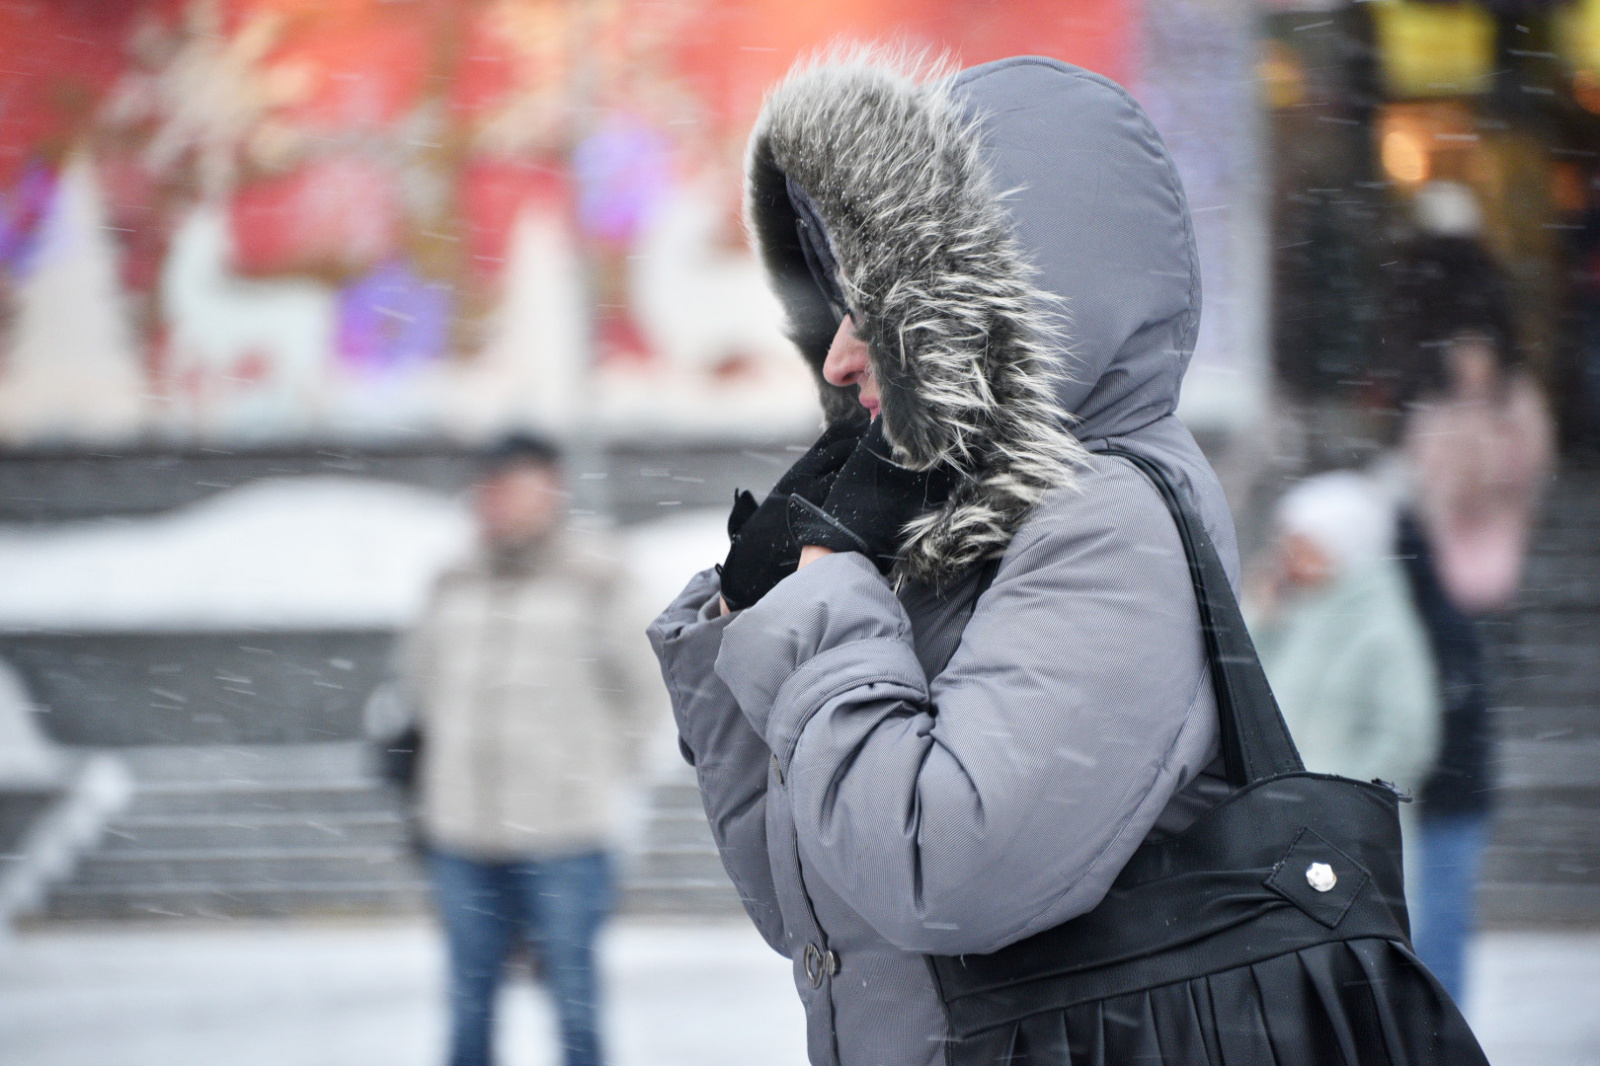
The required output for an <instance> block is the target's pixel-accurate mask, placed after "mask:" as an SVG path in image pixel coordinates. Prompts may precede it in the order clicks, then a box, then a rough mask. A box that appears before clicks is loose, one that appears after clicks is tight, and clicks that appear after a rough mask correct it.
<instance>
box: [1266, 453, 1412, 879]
mask: <svg viewBox="0 0 1600 1066" xmlns="http://www.w3.org/2000/svg"><path fill="white" fill-rule="evenodd" d="M1275 524H1276V542H1275V544H1274V548H1273V552H1272V556H1271V559H1270V561H1269V562H1268V564H1267V567H1266V568H1265V570H1264V571H1263V572H1262V573H1261V574H1259V575H1257V577H1256V579H1255V580H1254V581H1252V582H1251V583H1250V585H1249V586H1248V588H1247V591H1246V600H1245V613H1246V620H1247V621H1248V623H1249V626H1250V633H1251V636H1252V637H1253V638H1254V640H1255V643H1256V648H1257V650H1258V651H1259V652H1260V654H1261V662H1262V665H1263V666H1264V667H1265V668H1266V672H1267V679H1268V680H1269V681H1270V682H1271V683H1272V690H1273V692H1274V693H1275V694H1276V695H1277V697H1278V704H1279V706H1280V707H1281V708H1282V709H1283V716H1284V719H1285V720H1286V721H1287V722H1288V724H1289V731H1290V732H1291V733H1292V734H1293V735H1294V740H1295V744H1296V745H1297V746H1298V747H1299V749H1300V757H1301V759H1302V760H1303V761H1304V762H1305V765H1306V769H1308V770H1314V771H1318V772H1321V773H1333V774H1340V775H1342V776H1344V777H1350V778H1355V779H1356V780H1359V781H1371V780H1374V779H1377V780H1382V781H1387V782H1391V783H1393V784H1394V785H1396V786H1397V787H1399V788H1400V789H1401V790H1403V791H1405V792H1407V793H1414V792H1415V791H1416V789H1417V788H1419V787H1420V786H1421V784H1422V782H1423V780H1424V778H1426V777H1427V774H1428V772H1429V770H1430V769H1431V768H1432V766H1433V762H1434V758H1435V756H1436V754H1437V752H1438V745H1439V725H1440V715H1441V711H1440V705H1439V686H1438V683H1437V681H1436V680H1435V671H1434V662H1433V655H1432V652H1431V651H1430V649H1429V646H1428V638H1427V633H1426V631H1425V630H1424V629H1423V627H1422V622H1421V620H1420V619H1419V618H1418V617H1417V614H1416V611H1415V609H1414V608H1413V606H1412V603H1411V597H1410V594H1409V592H1408V591H1407V586H1406V577H1405V572H1404V571H1403V570H1402V569H1401V564H1400V562H1399V561H1398V560H1397V559H1395V558H1394V557H1393V556H1392V555H1390V554H1389V547H1390V545H1391V544H1392V542H1393V539H1394V514H1393V510H1392V508H1391V507H1390V506H1389V504H1388V502H1387V500H1386V498H1385V497H1384V496H1383V494H1382V493H1381V492H1380V491H1379V490H1378V489H1377V487H1376V486H1375V485H1373V484H1372V483H1371V482H1370V481H1369V480H1368V479H1367V478H1365V477H1363V476H1362V475H1360V474H1356V473H1352V472H1349V471H1340V472H1336V473H1329V474H1320V475H1318V476H1316V477H1312V478H1308V479H1306V480H1305V481H1302V482H1301V483H1300V484H1298V485H1296V486H1295V487H1294V488H1292V489H1290V490H1289V492H1288V493H1286V494H1285V495H1284V496H1283V498H1282V499H1281V500H1280V501H1279V503H1278V507H1277V511H1276V515H1275ZM1400 821H1401V831H1402V834H1403V835H1404V838H1405V849H1406V857H1407V873H1408V880H1409V874H1410V872H1411V867H1412V866H1413V865H1414V863H1413V862H1412V861H1411V856H1412V854H1413V853H1414V846H1415V841H1416V825H1415V821H1416V816H1415V814H1414V813H1413V809H1412V806H1411V805H1410V804H1405V805H1402V807H1401V811H1400ZM1407 895H1408V896H1412V895H1413V893H1410V892H1408V893H1407Z"/></svg>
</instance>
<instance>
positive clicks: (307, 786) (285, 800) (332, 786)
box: [129, 781, 395, 816]
mask: <svg viewBox="0 0 1600 1066" xmlns="http://www.w3.org/2000/svg"><path fill="white" fill-rule="evenodd" d="M394 809H395V800H394V797H393V796H392V795H391V794H390V793H389V792H388V791H387V790H386V789H384V788H383V787H381V786H379V785H377V784H376V783H374V782H370V781H339V782H306V783H299V784H290V785H277V786H264V785H257V784H234V783H222V784H210V783H206V782H188V781H186V782H170V783H160V784H149V785H145V784H141V785H140V787H139V789H138V791H137V793H135V796H134V801H133V805H132V807H131V808H130V809H129V813H130V814H132V815H144V816H153V815H179V814H211V815H219V814H220V815H232V814H285V813H293V812H303V813H312V814H356V813H374V812H379V811H392V810H394Z"/></svg>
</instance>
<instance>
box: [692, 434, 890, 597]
mask: <svg viewBox="0 0 1600 1066" xmlns="http://www.w3.org/2000/svg"><path fill="white" fill-rule="evenodd" d="M865 429H866V427H865V426H863V425H862V424H860V423H849V424H836V425H832V426H829V427H828V429H827V430H826V431H824V432H823V434H822V436H821V437H819V438H818V439H817V442H816V443H815V444H813V445H812V446H811V450H810V451H808V452H806V453H805V454H804V455H802V456H801V457H800V458H799V459H798V460H797V461H796V462H795V464H794V465H793V466H791V467H790V468H789V470H788V472H787V473H785V474H784V475H783V477H781V478H779V479H778V483H777V484H776V485H774V486H773V487H772V492H771V493H769V494H768V495H767V498H766V500H765V501H764V502H762V503H761V504H759V505H758V504H757V503H756V498H755V497H754V496H752V495H751V494H750V493H749V492H746V491H744V490H740V491H739V492H736V493H734V496H733V510H732V511H731V512H730V513H729V514H728V540H729V542H730V543H729V546H728V557H727V559H725V560H724V561H723V563H722V565H721V566H720V567H718V568H717V572H718V573H720V574H721V575H722V598H723V599H724V600H726V601H727V603H728V609H729V610H733V611H738V610H742V609H743V608H745V607H749V606H750V605H751V604H753V603H755V602H756V601H757V600H759V599H761V597H763V596H765V595H766V594H767V593H768V592H770V591H772V587H773V586H774V585H776V584H777V583H778V582H780V581H782V580H783V579H784V578H786V577H788V576H789V575H790V574H792V573H794V571H795V567H797V566H799V565H800V545H799V544H798V543H797V542H796V541H795V539H794V536H793V535H792V534H791V533H790V532H789V516H788V508H789V499H790V497H792V496H798V497H800V498H801V499H807V500H812V501H816V502H820V501H822V500H823V499H825V498H826V497H827V495H828V490H829V489H830V488H831V487H832V486H833V479H834V477H835V476H836V475H837V474H838V473H839V468H840V467H841V466H843V465H844V463H845V460H847V459H849V458H850V455H851V453H852V452H854V451H855V448H856V444H857V442H858V441H860V439H861V435H862V433H863V432H864V431H865Z"/></svg>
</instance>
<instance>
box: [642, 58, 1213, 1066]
mask: <svg viewBox="0 0 1600 1066" xmlns="http://www.w3.org/2000/svg"><path fill="white" fill-rule="evenodd" d="M789 181H792V182H795V183H797V184H799V185H800V187H801V188H802V189H803V190H804V192H805V193H806V194H807V197H808V198H809V199H810V200H811V201H812V203H813V204H814V205H815V210H816V211H817V212H818V214H819V215H820V216H821V220H822V222H823V225H824V227H825V228H826V230H827V238H828V241H829V245H830V248H831V251H832V252H833V254H834V256H835V258H836V259H837V261H838V264H839V275H840V280H841V283H842V287H843V289H844V292H845V294H846V296H847V298H848V300H849V302H850V305H851V312H852V316H853V317H854V318H855V320H856V322H857V324H858V329H859V331H860V332H861V333H862V334H863V336H864V337H865V338H866V339H867V340H868V342H869V345H870V347H871V354H872V359H873V364H874V368H875V370H876V371H877V376H878V380H879V382H880V387H881V388H882V390H883V393H884V405H883V418H884V419H885V428H886V431H887V435H888V437H889V439H890V440H891V442H892V443H893V444H894V445H895V446H896V448H897V451H898V453H899V455H900V457H901V459H902V460H903V461H905V462H908V463H911V464H928V463H932V462H948V463H951V464H953V465H955V466H956V467H957V468H958V469H959V470H960V471H961V472H962V474H963V479H962V485H961V487H960V488H959V489H958V490H957V491H956V492H955V493H954V494H952V496H951V498H950V500H949V501H948V502H947V503H945V504H944V505H943V507H942V508H941V509H940V510H939V511H937V512H936V513H934V514H933V515H930V516H928V517H927V518H925V519H924V520H923V521H921V522H920V523H918V524H916V525H915V526H914V527H911V528H910V529H909V532H908V543H907V547H906V550H905V552H904V553H903V555H902V558H901V562H900V565H898V566H897V567H896V569H895V571H894V572H893V573H892V574H891V575H890V578H889V579H885V578H884V577H883V576H882V575H880V574H879V572H878V571H877V570H876V569H875V568H874V567H873V566H872V565H871V564H870V563H869V562H868V561H867V560H866V558H865V557H863V556H860V555H856V554H838V555H832V556H829V557H826V558H824V559H822V560H820V561H818V562H815V563H813V564H812V565H810V566H808V567H806V568H804V569H803V570H801V571H799V572H798V573H796V574H795V575H793V576H791V577H789V578H787V579H785V580H784V581H783V582H781V583H780V584H779V585H778V586H777V588H776V589H774V590H773V591H772V592H771V593H769V594H768V595H767V596H766V597H765V598H764V599H763V600H761V602H760V603H758V604H756V605H755V606H753V607H751V608H749V609H747V610H745V611H742V612H739V613H736V614H733V615H729V616H723V617H718V616H717V611H718V605H717V595H718V586H717V577H716V574H715V572H714V571H711V570H708V571H706V572H704V573H702V574H700V575H698V576H697V577H695V578H694V579H693V580H692V581H691V582H690V583H689V586H688V587H687V588H686V589H685V590H684V592H683V593H682V595H680V596H679V597H678V599H677V600H676V601H675V602H674V603H673V604H672V605H671V606H670V607H668V608H667V610H666V611H665V612H664V613H663V614H662V615H661V617H660V618H659V619H657V621H656V622H655V624H654V625H653V626H652V627H651V630H650V635H651V639H652V641H653V643H654V645H655V648H656V652H657V654H658V655H659V657H660V659H661V664H662V672H663V675H664V677H665V679H666V683H667V686H668V688H669V689H670V691H671V695H672V702H673V707H674V710H675V713H676V716H677V721H678V726H679V730H680V735H681V738H682V743H683V748H684V751H685V753H686V755H687V756H688V757H689V758H690V760H691V762H693V764H694V766H695V769H696V772H697V774H698V777H699V781H700V786H701V790H702V792H703V794H704V799H705V806H706V811H707V814H708V815H709V817H710V821H711V825H712V828H713V830H714V832H715V834H716V838H717V842H718V845H719V847H720V848H721V850H722V856H723V861H724V863H725V865H726V866H727V869H728V872H729V874H730V875H731V876H732V878H733V880H734V883H735V884H736V885H737V886H738V888H739V891H740V893H741V895H742V896H743V897H744V902H745V906H746V909H747V910H748V911H749V913H750V916H751V918H752V919H754V921H755V923H756V925H757V927H758V928H759V929H760V930H761V933H762V935H763V936H764V937H765V938H766V939H767V941H768V942H769V943H770V944H771V945H772V946H773V947H774V948H775V949H777V950H778V951H780V952H782V953H784V954H785V955H788V956H789V957H791V958H792V959H793V960H794V972H795V983H796V986H797V988H798V989H799V991H800V996H801V999H802V1000H803V1001H804V1004H805V1009H806V1015H807V1019H808V1031H809V1043H810V1055H811V1061H812V1062H813V1063H817V1064H834V1063H840V1064H843V1066H884V1064H887V1066H913V1064H932V1063H937V1062H941V1061H943V1059H944V1042H945V1036H946V1027H945V1021H944V1017H943V1014H942V1012H941V1009H940V1004H939V1001H938V998H937V996H936V995H935V993H934V989H933V985H932V982H931V980H930V978H929V974H928V970H927V967H926V964H925V961H924V959H923V955H924V954H928V953H936V954H960V953H981V952H989V951H994V950H996V949H998V948H1000V947H1003V946H1005V945H1006V944H1009V943H1012V942H1013V941H1016V940H1019V939H1021V938H1023V937H1026V936H1029V935H1031V934H1033V933H1036V932H1039V931H1040V930H1043V929H1047V928H1049V927H1051V926H1054V925H1057V924H1059V923H1061V922H1063V921H1065V920H1067V919H1069V918H1072V917H1074V916H1076V915H1078V914H1081V913H1083V912H1085V911H1088V910H1090V909H1091V908H1093V907H1094V906H1095V904H1096V903H1097V902H1098V901H1099V900H1100V899H1101V898H1102V896H1103V895H1104V893H1105V891H1106V889H1107V888H1108V887H1109V885H1110V883H1111V881H1112V880H1113V878H1114V877H1115V876H1116V874H1117V872H1118V871H1119V870H1120V869H1121V867H1122V866H1123V864H1124V863H1125V862H1126V861H1127V859H1128V856H1129V855H1130V854H1132V852H1133V851H1134V849H1135V848H1136V847H1138V845H1139V844H1140V843H1141V842H1142V841H1143V840H1144V839H1145V838H1146V837H1147V836H1149V835H1151V834H1163V833H1170V832H1174V831H1177V830H1178V829H1181V828H1182V827H1184V826H1186V825H1187V824H1188V823H1189V822H1190V821H1192V820H1193V818H1194V817H1195V816H1196V815H1197V814H1198V813H1199V812H1200V811H1202V810H1204V809H1205V808H1206V807H1207V806H1209V805H1210V804H1211V803H1213V802H1215V800H1216V798H1217V797H1218V796H1220V795H1221V794H1222V793H1223V792H1224V791H1225V787H1224V786H1223V785H1222V784H1221V781H1220V778H1219V777H1218V775H1217V772H1216V770H1217V767H1216V753H1217V745H1216V732H1217V729H1216V720H1215V719H1216V715H1215V707H1214V704H1213V700H1212V693H1211V688H1210V684H1209V678H1208V675H1207V671H1206V668H1205V663H1204V652H1203V647H1202V642H1201V636H1200V631H1199V623H1198V619H1197V613H1196V609H1195V604H1194V595H1193V592H1192V590H1191V586H1190V581H1189V575H1188V571H1187V568H1186V564H1185V562H1184V557H1183V550H1182V546H1181V544H1180V542H1179V539H1178V535H1177V532H1176V530H1175V528H1174V526H1173V523H1172V520H1171V518H1170V517H1169V515H1168V513H1167V510H1166V508H1165V506H1164V505H1163V503H1162V501H1161V499H1160V497H1159V496H1158V495H1157V493H1156V492H1155V490H1154V489H1153V488H1152V486H1151V485H1150V484H1149V483H1148V482H1147V481H1146V480H1145V479H1144V478H1143V476H1142V475H1141V474H1140V473H1139V472H1138V471H1136V470H1135V469H1134V468H1133V467H1132V466H1130V465H1129V464H1127V463H1126V462H1124V461H1122V460H1120V459H1116V458H1113V457H1110V456H1104V455H1096V454H1094V453H1095V452H1096V451H1097V450H1099V449H1103V448H1104V447H1106V446H1107V445H1108V444H1115V445H1117V446H1119V447H1122V448H1126V449H1129V450H1133V451H1138V452H1140V453H1142V454H1144V455H1147V456H1149V457H1151V458H1153V459H1155V460H1156V461H1157V462H1159V463H1161V464H1163V465H1164V466H1165V467H1166V469H1167V470H1168V471H1169V472H1170V473H1171V474H1172V476H1173V478H1174V479H1175V480H1176V481H1177V482H1178V483H1179V485H1180V486H1183V487H1184V488H1185V489H1186V490H1187V491H1188V492H1189V493H1190V494H1191V496H1192V497H1193V499H1194V500H1195V502H1196V504H1197V506H1198V507H1199V509H1200V512H1201V514H1202V516H1203V518H1204V520H1205V522H1206V524H1207V526H1208V528H1209V529H1210V532H1211V535H1212V537H1213V539H1214V540H1215V542H1216V543H1217V545H1218V547H1219V550H1220V551H1221V552H1222V555H1223V558H1224V559H1225V560H1227V561H1228V563H1229V565H1230V566H1233V565H1234V563H1233V559H1234V556H1235V547H1234V538H1233V529H1232V524H1231V522H1230V520H1229V517H1228V513H1227V509H1226V505H1225V503H1224V501H1223V498H1222V494H1221V490H1220V488H1219V486H1218V485H1217V483H1216V480H1215V478H1214V477H1213V475H1212V473H1211V471H1210V469H1209V467H1208V466H1207V465H1206V463H1205V460H1204V459H1203V457H1202V456H1201V455H1200V452H1199V450H1198V448H1196V447H1195V444H1194V442H1193V439H1192V438H1191V437H1190V436H1189V433H1188V431H1187V430H1186V429H1184V427H1183V426H1182V424H1181V423H1179V422H1178V421H1177V419H1176V418H1175V417H1174V416H1173V409H1174V407H1175V405H1176V402H1177V397H1178V386H1179V382H1180V380H1181V378H1182V375H1183V371H1184V368H1185V365H1186V363H1187V361H1188V357H1189V354H1190V352H1191V351H1192V349H1193V343H1194V336H1195V330H1196V327H1197V325H1198V319H1199V310H1200V308H1199V278H1198V268H1197V265H1196V257H1195V251H1194V242H1193V236H1192V231H1191V228H1190V225H1189V218H1188V212H1187V208H1186V207H1185V204H1184V199H1183V193H1182V190H1181V188H1180V187H1179V184H1178V179H1177V176H1176V174H1175V172H1174V170H1173V167H1172V163H1171V161H1170V160H1169V158H1168V156H1167V154H1166V151H1165V149H1164V148H1163V146H1162V144H1161V141H1160V139H1159V137H1158V136H1157V135H1156V133H1155V131H1154V130H1153V129H1152V128H1151V126H1150V124H1149V121H1148V120H1147V119H1146V118H1145V116H1144V114H1143V112H1142V111H1141V110H1140V109H1139V107H1138V105H1137V104H1135V103H1134V101H1133V100H1132V99H1131V98H1130V97H1129V96H1128V94H1127V93H1125V92H1124V91H1123V90H1122V89H1121V88H1119V87H1118V86H1116V85H1115V84H1113V83H1111V82H1109V81H1107V80H1105V79H1104V78H1101V77H1099V76H1097V75H1094V74H1090V73H1088V72H1086V71H1083V70H1079V69H1077V68H1075V67H1070V66H1067V65H1065V64H1062V63H1058V62H1055V61H1053V60H1047V59H1037V58H1018V59H1011V60H1004V61H1001V62H998V63H991V64H987V65H985V66H981V67H977V68H974V69H971V70H968V71H965V72H962V73H960V74H958V75H954V76H943V77H919V76H918V75H916V74H915V73H911V74H907V73H904V72H901V71H897V70H895V69H893V68H892V67H891V66H889V65H886V64H885V63H884V62H882V61H880V60H878V59H876V58H875V57H873V56H871V55H860V54H858V55H852V56H846V57H843V58H837V59H834V60H831V61H826V62H823V63H821V64H819V65H815V66H811V67H807V68H804V69H802V70H800V71H799V72H797V73H796V74H794V75H791V77H790V78H789V79H788V80H787V81H786V82H785V83H784V84H783V85H782V86H780V87H779V88H778V89H777V90H776V91H775V92H774V94H773V95H772V97H771V98H769V100H768V103H767V105H766V108H765V111H764V112H763V116H762V119H761V121H760V123H759V124H758V126H757V129H756V132H755V135H754V138H753V141H752V149H751V156H750V174H749V186H748V189H749V200H748V205H747V211H748V215H749V219H750V223H751V227H752V230H753V231H754V233H755V235H756V237H757V239H758V241H759V244H760V247H761V251H762V255H763V258H764V260H765V263H766V266H767V268H768V270H769V272H770V274H771V275H772V277H773V280H774V283H775V285H776V287H777V288H778V291H779V294H780V296H781V297H782V298H783V299H784V301H785V304H786V306H787V309H788V312H789V315H790V321H791V327H792V329H793V335H794V337H795V340H796V342H797V344H798V345H799V347H800V348H801V350H802V352H803V353H804V354H805V355H806V356H807V357H808V358H809V359H810V360H811V362H812V363H813V365H814V366H820V363H821V359H822V356H823V354H824V353H825V352H826V348H827V337H828V334H830V333H831V320H830V319H829V318H828V317H827V315H826V311H825V308H824V306H823V304H822V302H821V298H820V296H819V294H818V292H817V290H816V286H815V284H814V283H813V282H811V281H810V279H809V273H808V271H807V268H806V267H805V265H804V261H803V259H801V258H800V257H801V254H802V253H801V251H800V248H799V244H798V241H797V240H796V236H795V234H796V229H795V214H794V209H793V207H792V206H791V202H790V199H789V197H788V195H786V194H785V193H784V191H783V190H784V189H785V183H786V182H789ZM1007 190H1009V192H1007ZM1002 192H1005V193H1006V194H1005V195H1003V196H1002V195H1001V193H1002ZM823 388H824V406H825V408H826V409H827V410H828V412H829V414H830V417H833V418H840V417H850V414H851V401H852V399H853V397H851V396H849V395H845V394H842V393H841V391H840V390H833V389H832V388H831V387H828V386H824V387H823ZM1068 414H1070V415H1071V416H1073V418H1072V420H1071V422H1070V425H1071V430H1072V432H1071V433H1070V434H1069V433H1067V432H1065V431H1064V430H1063V428H1062V427H1063V425H1065V424H1067V423H1068V420H1067V419H1066V418H1064V416H1066V415H1068ZM1074 435H1075V439H1074ZM994 557H998V558H999V559H1000V562H999V565H998V569H997V570H994V571H993V572H992V581H991V583H990V584H989V586H988V587H987V589H985V590H982V591H981V594H980V585H981V579H980V573H981V572H982V569H983V568H981V567H976V566H974V565H973V563H974V562H975V561H976V560H980V559H984V558H994Z"/></svg>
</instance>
